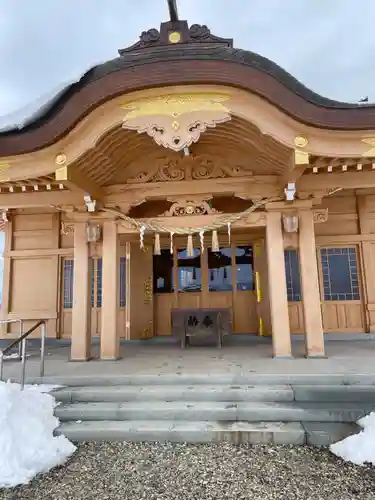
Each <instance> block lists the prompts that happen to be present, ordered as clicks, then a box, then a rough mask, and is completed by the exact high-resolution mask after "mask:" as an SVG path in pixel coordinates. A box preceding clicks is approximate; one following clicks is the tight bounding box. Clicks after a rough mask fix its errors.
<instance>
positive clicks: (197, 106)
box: [122, 92, 231, 152]
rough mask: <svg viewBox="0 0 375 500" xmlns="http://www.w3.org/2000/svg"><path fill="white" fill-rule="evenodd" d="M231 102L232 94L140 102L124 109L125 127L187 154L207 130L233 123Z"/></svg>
mask: <svg viewBox="0 0 375 500" xmlns="http://www.w3.org/2000/svg"><path fill="white" fill-rule="evenodd" d="M230 98H231V96H230V94H224V93H215V92H212V93H209V92H202V93H189V94H188V93H186V94H170V95H164V96H158V97H156V98H155V97H154V98H151V99H150V98H149V99H145V98H143V99H139V100H138V101H132V102H130V103H128V104H125V105H123V106H122V107H123V109H125V111H126V114H125V117H124V119H123V124H122V127H123V128H124V129H128V130H136V131H137V132H138V133H144V132H145V133H147V134H148V135H149V136H150V137H152V138H153V139H154V141H155V142H156V144H158V145H159V146H164V147H165V148H169V149H172V150H173V151H176V152H178V151H183V149H184V148H186V147H189V146H190V145H191V144H193V143H195V142H197V141H198V140H199V138H200V136H201V134H202V133H203V132H205V131H206V130H207V128H214V127H216V125H218V124H219V123H224V122H227V121H229V120H230V119H231V114H230V109H229V108H228V107H227V106H226V105H225V104H224V103H225V102H226V101H229V99H230Z"/></svg>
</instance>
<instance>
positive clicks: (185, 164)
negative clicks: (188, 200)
mask: <svg viewBox="0 0 375 500" xmlns="http://www.w3.org/2000/svg"><path fill="white" fill-rule="evenodd" d="M128 168H129V170H130V176H129V177H128V179H127V181H126V182H127V183H129V184H134V183H135V184H137V183H143V182H166V181H191V180H201V179H219V178H227V177H251V176H252V175H253V172H252V171H251V170H250V169H249V168H248V167H245V166H243V165H239V164H234V165H227V164H226V163H225V162H224V161H222V160H220V159H218V158H212V157H210V156H208V155H199V156H183V157H181V158H159V159H157V160H155V161H152V162H151V165H148V166H147V168H143V169H142V170H141V171H139V166H138V165H137V164H135V165H134V169H133V168H132V167H131V166H130V167H128ZM132 170H133V172H134V173H133V172H132ZM137 170H138V171H137Z"/></svg>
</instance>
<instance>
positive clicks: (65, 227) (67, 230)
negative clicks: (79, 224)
mask: <svg viewBox="0 0 375 500" xmlns="http://www.w3.org/2000/svg"><path fill="white" fill-rule="evenodd" d="M60 232H61V234H63V235H64V236H66V235H67V234H71V233H73V232H74V224H69V223H67V222H61V231H60Z"/></svg>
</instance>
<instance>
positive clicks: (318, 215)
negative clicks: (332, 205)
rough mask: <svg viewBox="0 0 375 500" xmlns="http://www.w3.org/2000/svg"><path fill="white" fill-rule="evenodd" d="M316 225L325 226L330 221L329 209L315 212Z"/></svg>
mask: <svg viewBox="0 0 375 500" xmlns="http://www.w3.org/2000/svg"><path fill="white" fill-rule="evenodd" d="M313 217H314V223H315V224H323V222H327V220H328V208H323V209H320V210H314V211H313Z"/></svg>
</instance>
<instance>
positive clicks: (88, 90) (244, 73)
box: [0, 20, 375, 360]
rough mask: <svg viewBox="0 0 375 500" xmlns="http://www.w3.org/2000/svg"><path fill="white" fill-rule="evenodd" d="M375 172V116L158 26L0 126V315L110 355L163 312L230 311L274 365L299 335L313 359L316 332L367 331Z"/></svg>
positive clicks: (81, 351)
mask: <svg viewBox="0 0 375 500" xmlns="http://www.w3.org/2000/svg"><path fill="white" fill-rule="evenodd" d="M219 49H220V50H221V52H220V50H219ZM192 54H194V57H193V55H192ZM220 54H222V58H221V55H220ZM185 55H186V56H188V57H185ZM194 58H196V60H193V59H194ZM146 63H147V64H146ZM374 162H375V107H374V106H372V105H350V104H345V103H336V102H335V101H331V100H328V99H325V98H323V97H320V96H317V95H316V94H314V93H312V92H310V91H308V89H306V88H305V87H303V86H302V85H300V84H299V83H298V82H296V81H295V80H293V79H292V78H291V77H290V75H288V74H286V73H285V72H283V71H282V70H281V69H280V68H278V67H277V66H276V65H274V64H273V63H270V62H269V61H268V62H267V64H266V62H265V60H264V59H263V58H261V57H260V56H257V55H254V54H252V53H248V52H245V51H235V49H233V47H232V41H231V40H227V39H221V38H218V37H215V36H213V35H212V34H211V33H210V32H209V30H208V29H207V28H206V27H205V26H203V27H202V26H198V25H193V26H191V27H188V25H187V23H186V22H185V21H178V20H177V21H174V22H168V23H163V24H162V26H161V29H160V31H158V30H150V31H149V32H145V33H143V34H142V36H141V39H140V41H139V42H138V43H137V44H135V45H134V46H133V47H130V48H129V49H124V50H121V51H120V56H119V58H117V59H115V60H114V61H110V62H109V63H106V65H102V66H99V67H96V68H94V69H93V70H91V71H90V72H89V73H88V74H87V75H85V77H83V78H82V79H81V81H80V82H79V83H78V84H75V86H72V87H70V88H68V89H67V91H66V92H65V93H64V94H63V95H62V96H61V97H60V98H59V100H58V102H57V103H54V104H52V105H51V108H50V109H49V110H47V111H46V112H45V114H44V115H42V116H39V117H38V118H35V119H34V120H33V121H31V122H30V123H29V124H27V125H26V126H25V127H24V128H22V129H20V130H18V129H14V130H8V131H5V132H2V133H0V167H1V168H0V209H1V214H2V224H3V227H4V231H5V235H6V247H5V253H4V284H3V304H2V311H1V312H2V317H3V319H12V318H13V319H14V318H22V319H25V320H28V321H30V322H32V321H35V320H36V319H42V318H43V319H46V320H48V321H47V323H48V335H49V336H50V337H55V338H70V339H71V341H72V347H71V356H72V359H77V360H78V359H81V360H83V359H88V358H89V356H90V349H91V339H92V337H93V336H100V341H101V357H102V358H103V359H115V358H117V356H118V355H119V344H120V339H121V338H124V339H128V340H132V339H143V338H144V339H146V338H150V337H153V336H159V335H162V336H167V335H171V333H172V332H171V310H172V309H173V308H194V307H195V308H197V307H202V308H214V309H220V308H225V309H229V310H230V311H231V317H232V327H233V333H235V334H244V335H246V334H252V335H272V343H273V353H274V355H275V356H281V357H288V356H290V355H291V334H292V333H296V334H302V335H305V337H306V354H307V355H308V356H311V357H318V356H323V355H324V333H327V332H332V333H335V332H339V333H345V332H348V333H349V332H350V333H361V332H362V333H363V332H373V331H374V330H375V280H374V272H375V172H374V166H375V163H374ZM12 335H14V333H13V332H12V328H9V330H5V329H4V331H3V332H2V336H3V337H6V338H7V337H10V336H12Z"/></svg>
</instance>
